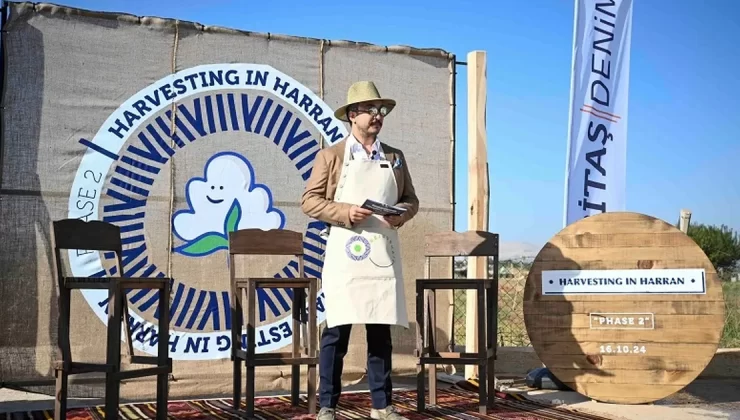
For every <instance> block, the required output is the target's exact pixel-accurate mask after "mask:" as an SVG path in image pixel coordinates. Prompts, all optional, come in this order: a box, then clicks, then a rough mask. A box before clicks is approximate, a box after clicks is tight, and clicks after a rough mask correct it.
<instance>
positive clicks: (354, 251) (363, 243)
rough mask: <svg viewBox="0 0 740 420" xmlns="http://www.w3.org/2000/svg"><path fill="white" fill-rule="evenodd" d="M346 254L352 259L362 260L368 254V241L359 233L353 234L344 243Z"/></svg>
mask: <svg viewBox="0 0 740 420" xmlns="http://www.w3.org/2000/svg"><path fill="white" fill-rule="evenodd" d="M344 250H345V252H346V253H347V256H348V257H349V258H350V259H352V260H354V261H362V260H364V259H365V258H367V256H368V255H370V242H369V241H368V240H367V239H365V238H364V237H362V236H360V235H354V236H352V237H351V238H349V239H348V240H347V243H346V244H345V245H344Z"/></svg>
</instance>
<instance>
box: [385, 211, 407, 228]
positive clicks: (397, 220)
mask: <svg viewBox="0 0 740 420" xmlns="http://www.w3.org/2000/svg"><path fill="white" fill-rule="evenodd" d="M383 219H385V221H386V222H387V223H388V224H389V225H391V226H393V227H398V226H399V225H401V222H402V221H403V219H402V218H401V216H396V215H393V214H389V215H387V216H383Z"/></svg>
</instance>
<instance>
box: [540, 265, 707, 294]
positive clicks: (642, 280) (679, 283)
mask: <svg viewBox="0 0 740 420" xmlns="http://www.w3.org/2000/svg"><path fill="white" fill-rule="evenodd" d="M651 293H656V294H702V295H703V294H706V293H707V282H706V275H705V272H704V269H703V268H679V269H675V268H667V269H648V270H644V269H630V270H551V271H547V270H543V271H542V294H543V295H545V296H550V295H623V294H625V295H629V294H637V295H642V294H651Z"/></svg>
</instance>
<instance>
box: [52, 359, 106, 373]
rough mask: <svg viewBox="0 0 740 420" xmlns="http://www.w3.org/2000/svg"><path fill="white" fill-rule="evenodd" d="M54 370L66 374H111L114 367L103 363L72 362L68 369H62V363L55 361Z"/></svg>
mask: <svg viewBox="0 0 740 420" xmlns="http://www.w3.org/2000/svg"><path fill="white" fill-rule="evenodd" d="M53 367H54V370H61V371H63V372H66V373H67V374H76V373H89V372H104V373H105V372H113V371H114V366H113V365H108V364H105V363H80V362H72V363H70V364H69V368H68V369H65V368H64V361H62V360H56V361H54V363H53Z"/></svg>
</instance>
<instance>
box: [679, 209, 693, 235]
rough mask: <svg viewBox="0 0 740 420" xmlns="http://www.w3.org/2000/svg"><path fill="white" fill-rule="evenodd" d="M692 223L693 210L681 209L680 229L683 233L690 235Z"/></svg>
mask: <svg viewBox="0 0 740 420" xmlns="http://www.w3.org/2000/svg"><path fill="white" fill-rule="evenodd" d="M690 223H691V210H687V209H681V217H680V218H679V219H678V228H679V229H681V232H683V233H688V231H689V224H690Z"/></svg>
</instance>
